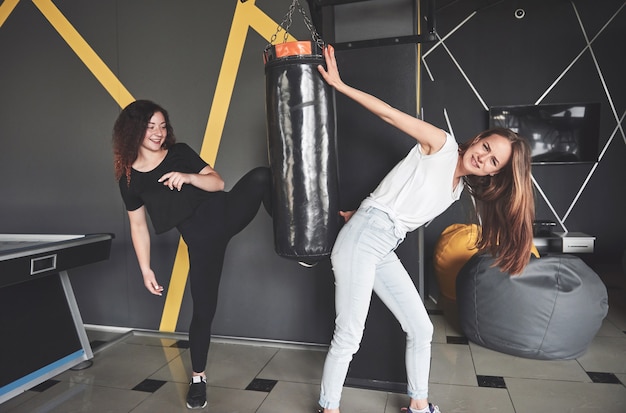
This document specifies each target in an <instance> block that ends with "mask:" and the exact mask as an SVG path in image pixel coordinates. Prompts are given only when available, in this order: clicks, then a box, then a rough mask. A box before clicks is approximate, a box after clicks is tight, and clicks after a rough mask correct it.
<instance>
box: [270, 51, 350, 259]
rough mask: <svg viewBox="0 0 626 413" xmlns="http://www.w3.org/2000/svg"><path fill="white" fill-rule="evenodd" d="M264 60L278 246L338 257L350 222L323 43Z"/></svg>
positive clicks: (307, 255)
mask: <svg viewBox="0 0 626 413" xmlns="http://www.w3.org/2000/svg"><path fill="white" fill-rule="evenodd" d="M264 61H265V86H266V88H265V91H266V111H267V137H268V149H269V160H270V166H271V170H272V177H273V184H274V189H273V198H272V201H273V203H272V209H273V215H272V218H273V221H274V247H275V250H276V253H277V254H278V255H280V256H282V257H285V258H292V259H296V260H298V261H304V262H307V263H315V262H318V261H320V260H321V259H323V258H324V257H327V256H329V255H330V253H331V250H332V247H333V244H334V242H335V238H336V237H337V233H338V232H339V229H340V226H341V221H342V218H341V217H340V216H339V182H338V167H337V150H336V139H335V135H336V128H335V105H334V95H333V90H332V88H331V87H330V86H328V84H327V83H326V82H325V81H324V79H323V78H322V76H321V75H320V73H319V72H318V70H317V66H318V65H325V61H324V56H323V54H322V49H321V48H320V46H319V45H318V44H317V43H316V42H312V41H303V42H288V43H282V44H277V45H275V46H271V47H268V48H267V49H266V50H265V53H264Z"/></svg>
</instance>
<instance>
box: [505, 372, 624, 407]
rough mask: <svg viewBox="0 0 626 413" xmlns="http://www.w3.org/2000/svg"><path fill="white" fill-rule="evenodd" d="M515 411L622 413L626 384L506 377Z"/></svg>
mask: <svg viewBox="0 0 626 413" xmlns="http://www.w3.org/2000/svg"><path fill="white" fill-rule="evenodd" d="M506 383H507V387H508V390H509V394H510V395H511V400H513V406H514V407H515V411H516V413H536V412H571V413H583V412H584V413H589V412H601V413H624V407H625V406H626V387H624V386H622V385H619V384H600V383H577V382H571V381H569V382H568V381H556V380H528V379H514V378H507V379H506Z"/></svg>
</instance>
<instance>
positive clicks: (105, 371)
mask: <svg viewBox="0 0 626 413" xmlns="http://www.w3.org/2000/svg"><path fill="white" fill-rule="evenodd" d="M180 353H181V350H179V349H176V348H164V347H157V346H143V345H135V344H126V343H124V342H123V343H120V344H118V345H115V346H113V347H111V348H108V349H106V350H104V351H102V352H99V353H98V354H96V355H95V356H94V358H93V366H91V367H90V368H88V369H84V370H79V371H71V370H68V371H66V372H64V373H62V374H61V375H59V376H57V377H58V379H59V380H64V381H70V380H77V381H80V382H81V383H89V384H94V385H102V386H109V387H117V388H122V389H132V388H133V387H135V386H136V385H137V384H138V383H140V382H141V381H143V380H144V379H146V378H148V377H150V376H151V375H152V374H153V373H154V372H155V371H157V370H159V369H161V368H163V367H164V366H165V365H167V364H168V363H169V362H170V361H171V360H172V359H175V358H177V357H179V356H180Z"/></svg>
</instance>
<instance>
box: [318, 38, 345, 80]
mask: <svg viewBox="0 0 626 413" xmlns="http://www.w3.org/2000/svg"><path fill="white" fill-rule="evenodd" d="M324 59H325V60H326V69H324V66H322V65H318V66H317V70H318V71H319V72H320V74H321V75H322V77H323V78H324V80H325V81H326V83H328V84H329V85H330V86H332V87H334V88H335V89H337V88H338V87H341V86H342V85H343V84H344V83H343V81H342V80H341V76H339V68H338V67H337V60H336V59H335V48H334V47H332V46H330V45H327V46H326V47H325V48H324Z"/></svg>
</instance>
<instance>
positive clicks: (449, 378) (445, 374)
mask: <svg viewBox="0 0 626 413" xmlns="http://www.w3.org/2000/svg"><path fill="white" fill-rule="evenodd" d="M431 357H432V359H431V363H430V381H431V382H433V383H441V384H461V385H466V386H477V383H476V371H475V370H474V363H473V362H472V354H471V352H470V348H469V346H467V345H457V344H439V343H435V344H433V345H432V350H431Z"/></svg>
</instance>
